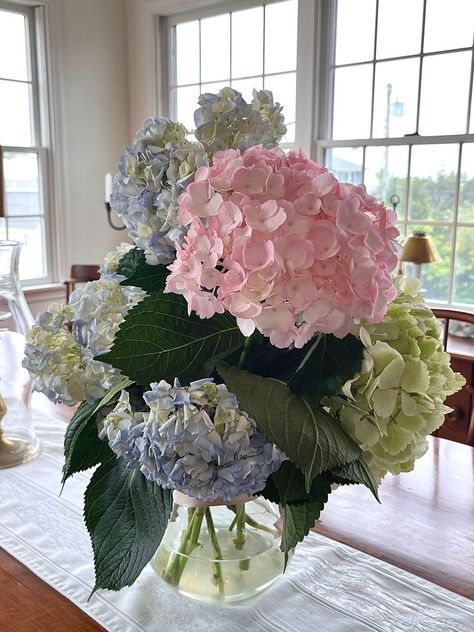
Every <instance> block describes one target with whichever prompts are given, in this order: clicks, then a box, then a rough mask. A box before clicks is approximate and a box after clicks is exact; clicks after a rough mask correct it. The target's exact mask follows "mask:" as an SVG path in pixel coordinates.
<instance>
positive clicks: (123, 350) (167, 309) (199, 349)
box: [98, 294, 244, 386]
mask: <svg viewBox="0 0 474 632" xmlns="http://www.w3.org/2000/svg"><path fill="white" fill-rule="evenodd" d="M243 341H244V337H243V336H242V334H241V333H240V330H239V328H238V326H237V323H236V321H235V318H233V317H232V316H231V315H230V314H228V313H227V312H225V313H224V314H216V315H215V316H213V317H212V318H208V319H202V320H201V319H200V318H199V317H198V316H196V315H195V314H191V315H188V306H187V303H186V301H185V299H184V298H183V297H182V296H179V295H176V294H152V295H151V296H148V297H146V298H145V299H144V300H143V301H141V302H140V303H138V304H137V305H135V307H133V308H132V309H131V310H130V311H129V312H128V314H127V315H126V317H125V319H124V321H123V323H122V324H121V325H120V328H119V330H118V332H117V334H116V336H115V341H114V344H113V346H112V349H111V350H110V351H109V352H108V353H106V354H104V355H102V356H99V357H98V359H99V360H101V361H103V362H108V363H109V364H111V365H112V366H114V367H116V368H118V369H120V370H121V371H122V373H124V374H125V375H127V376H128V377H129V378H130V379H132V380H134V381H135V382H137V383H138V384H141V385H143V386H149V385H150V383H151V382H155V381H159V380H161V379H164V380H167V381H168V382H172V381H173V379H174V378H175V377H177V378H179V379H180V380H181V382H182V383H183V384H185V383H187V382H190V381H192V380H196V379H198V378H199V377H205V375H206V374H205V372H203V371H202V370H201V367H202V365H203V364H204V362H205V361H206V360H208V359H209V358H213V357H214V356H218V355H219V354H221V353H222V352H223V351H229V352H230V351H231V350H232V349H236V348H237V347H239V346H241V345H242V344H243Z"/></svg>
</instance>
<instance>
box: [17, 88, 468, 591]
mask: <svg viewBox="0 0 474 632" xmlns="http://www.w3.org/2000/svg"><path fill="white" fill-rule="evenodd" d="M281 110H282V108H281V107H280V105H279V104H278V103H274V102H273V97H272V95H271V93H269V92H266V91H261V92H256V91H254V98H253V101H252V102H251V103H250V104H249V103H246V102H245V101H244V99H243V98H242V96H241V95H240V93H238V92H236V91H235V90H232V89H231V88H225V89H223V90H221V91H220V92H219V94H217V95H214V94H204V95H202V96H201V97H200V98H199V108H198V109H197V111H196V113H195V123H196V130H195V131H194V136H195V139H194V140H190V139H189V134H188V132H187V130H186V129H185V128H184V127H183V126H182V125H180V124H179V123H175V122H173V121H171V120H169V119H164V118H150V119H148V120H147V121H146V123H145V126H144V128H143V129H141V130H140V131H139V132H138V134H137V137H136V138H135V140H134V142H133V146H132V147H131V148H130V149H127V150H126V152H125V154H124V155H123V156H122V157H121V158H120V161H119V170H118V173H117V175H116V176H115V180H114V189H113V195H112V205H113V208H114V209H115V210H116V211H117V213H118V214H119V215H120V216H121V217H122V219H123V221H124V222H125V224H126V226H127V228H128V231H129V234H130V237H131V239H132V240H133V241H134V243H135V246H134V247H132V246H131V245H127V244H122V245H121V246H120V247H119V248H118V249H117V250H116V251H114V252H113V253H110V254H109V255H107V257H106V259H105V261H104V264H103V265H102V268H101V279H100V280H98V281H94V282H92V283H88V284H87V285H86V286H85V287H82V288H78V289H76V290H75V291H74V292H73V294H72V295H71V299H70V301H69V304H68V305H62V306H58V305H53V306H51V307H50V308H49V309H48V310H47V311H45V312H43V313H42V314H40V316H39V317H38V320H37V323H36V324H35V325H34V327H33V328H32V330H31V332H30V334H29V337H28V344H27V347H26V357H25V361H24V365H25V366H26V368H27V369H28V370H29V371H30V373H31V375H32V377H33V378H34V380H35V384H36V389H37V390H39V391H41V392H43V393H45V394H46V395H47V396H48V397H49V398H50V399H51V400H53V401H55V402H64V403H66V404H70V405H72V404H76V403H78V402H82V403H81V404H80V406H79V407H78V409H77V411H76V413H75V415H74V417H73V419H72V421H71V423H70V425H69V427H68V428H67V432H66V437H65V444H64V452H65V464H64V470H63V481H66V480H67V479H68V478H69V477H70V476H71V475H73V474H74V473H76V472H78V471H81V470H86V469H89V468H92V467H95V468H96V470H95V472H94V473H93V475H92V478H91V481H90V484H89V486H88V488H87V490H86V493H85V508H84V517H85V522H86V526H87V529H88V531H89V533H90V536H91V540H92V547H93V550H94V559H95V571H96V584H95V588H94V590H97V589H100V588H107V589H112V590H119V589H121V588H123V587H124V586H128V585H130V584H132V583H133V582H134V581H135V580H136V579H137V577H138V576H139V574H140V573H141V571H142V570H143V568H144V566H145V565H146V564H147V563H148V562H149V561H150V560H152V565H153V566H154V568H155V570H156V571H157V572H158V573H159V575H160V576H161V577H162V578H163V579H164V580H165V581H166V582H168V584H170V585H174V586H176V587H178V589H179V590H180V591H181V592H183V593H185V594H187V595H190V596H192V597H197V598H199V599H221V600H233V599H234V600H235V599H240V598H243V597H245V596H248V595H249V594H253V593H255V592H257V591H258V590H260V589H262V588H263V587H265V586H267V585H268V584H269V583H270V582H271V581H272V580H273V579H274V578H275V577H276V576H277V575H278V574H280V573H281V572H282V570H283V569H284V566H285V565H286V563H287V561H288V557H289V556H290V555H291V553H292V551H293V550H294V548H295V547H296V545H297V544H298V542H300V541H301V540H302V539H303V538H304V537H305V536H306V535H307V534H308V532H309V530H310V529H311V528H312V527H313V526H314V523H315V521H316V520H317V519H318V517H319V515H320V513H321V511H322V509H323V507H324V505H325V503H326V502H327V500H328V496H329V494H330V493H331V492H332V491H333V490H334V489H335V488H336V487H337V486H338V485H351V484H361V485H365V486H366V487H367V488H368V489H369V490H370V491H371V492H372V493H373V495H374V496H375V497H376V498H377V486H378V484H379V482H380V481H381V479H382V478H383V477H384V475H385V474H386V473H387V472H392V473H394V474H398V473H400V472H405V471H409V470H411V469H412V468H413V467H414V462H415V459H417V458H419V457H420V456H421V455H422V454H423V453H424V452H425V451H426V449H427V442H426V436H427V435H428V434H430V433H431V432H433V431H434V430H435V429H436V428H438V427H439V426H440V425H441V424H442V423H443V420H444V415H445V414H446V412H448V410H449V409H448V408H447V407H446V406H444V404H443V401H444V399H445V397H446V396H447V395H449V394H451V393H454V392H456V391H457V390H458V389H459V388H460V387H461V385H462V384H463V378H462V377H461V376H459V375H456V374H454V373H453V372H452V370H451V369H450V366H449V355H448V354H447V353H446V352H445V351H444V350H443V348H442V344H441V342H440V338H439V334H440V330H439V324H438V322H437V321H436V319H435V318H434V316H433V314H432V313H431V311H430V310H429V309H428V307H427V306H426V305H425V303H424V301H423V299H422V297H421V294H420V288H419V285H418V284H417V282H416V281H415V280H403V279H401V278H396V279H394V278H392V272H393V271H394V269H395V267H396V265H397V252H398V247H397V241H396V240H397V237H398V230H397V229H396V226H395V222H396V217H395V213H394V212H392V211H389V210H387V209H386V208H385V207H384V206H383V205H382V204H380V203H378V202H377V201H376V200H375V199H374V198H373V197H372V196H371V195H369V194H368V193H367V191H366V189H365V187H364V186H363V185H353V184H343V183H340V182H338V181H337V179H336V178H335V177H334V175H332V174H331V173H330V172H329V171H328V170H327V169H325V168H324V167H322V166H320V165H318V164H316V163H315V162H313V161H312V160H310V159H309V158H307V157H306V156H305V155H304V154H303V153H302V152H300V151H299V152H295V151H290V152H289V153H288V154H285V153H284V152H283V151H282V149H280V148H279V147H278V142H279V140H280V139H281V138H282V135H283V134H284V133H285V126H284V124H283V116H282V114H281ZM275 508H277V510H275Z"/></svg>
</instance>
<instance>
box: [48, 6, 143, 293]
mask: <svg viewBox="0 0 474 632" xmlns="http://www.w3.org/2000/svg"><path fill="white" fill-rule="evenodd" d="M48 12H49V25H50V40H51V42H50V43H51V58H52V74H53V76H52V83H53V90H54V93H55V101H56V102H55V103H54V104H53V105H54V111H55V112H56V115H57V120H56V132H57V137H56V140H55V142H54V145H53V162H54V164H53V171H54V177H55V179H56V185H57V186H56V191H55V199H56V201H57V204H58V206H59V208H57V209H56V212H57V215H58V217H57V223H58V227H59V238H60V244H59V253H58V259H59V261H58V278H57V280H58V281H62V280H64V279H65V278H66V277H67V276H68V273H69V268H70V266H71V264H72V263H100V261H101V260H102V258H103V256H104V254H105V253H106V252H108V251H109V250H111V249H113V248H114V247H115V245H116V244H117V243H119V242H120V241H122V240H124V239H125V238H126V232H125V231H121V232H118V231H114V230H112V229H111V228H110V227H109V226H108V224H107V219H106V213H105V209H104V176H105V173H106V172H108V171H111V172H114V171H115V167H116V163H117V158H118V157H119V155H120V154H121V152H122V150H123V147H124V145H125V144H127V143H128V142H129V136H130V133H129V129H130V126H129V72H128V50H127V49H128V45H127V41H128V40H127V6H126V0H80V1H79V0H49V2H48ZM115 219H116V220H117V218H115Z"/></svg>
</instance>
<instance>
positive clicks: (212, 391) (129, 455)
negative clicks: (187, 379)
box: [100, 379, 286, 502]
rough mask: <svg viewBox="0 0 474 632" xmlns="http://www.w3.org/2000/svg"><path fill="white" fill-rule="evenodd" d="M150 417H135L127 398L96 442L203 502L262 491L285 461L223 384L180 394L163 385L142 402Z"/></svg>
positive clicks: (203, 383) (195, 385)
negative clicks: (105, 442)
mask: <svg viewBox="0 0 474 632" xmlns="http://www.w3.org/2000/svg"><path fill="white" fill-rule="evenodd" d="M144 400H145V402H146V403H147V405H148V407H149V410H150V412H149V413H133V412H132V410H131V408H130V404H129V400H128V394H127V393H126V392H123V393H122V396H121V399H120V401H119V403H118V404H117V406H116V408H115V410H114V411H113V412H112V413H110V414H109V415H108V416H107V417H106V418H105V420H104V421H103V422H102V428H101V430H100V436H101V438H103V439H107V440H108V441H109V444H110V446H111V448H112V449H113V450H114V452H116V454H118V455H120V456H123V457H124V458H125V460H126V461H127V462H128V465H129V466H130V467H133V468H138V469H140V470H141V471H142V472H143V474H144V475H145V476H146V477H147V478H148V479H150V480H152V481H156V482H157V483H159V484H160V485H162V486H163V487H165V488H168V489H176V490H179V491H181V492H183V493H185V494H188V495H189V496H193V497H195V498H198V499H199V500H202V501H212V500H215V499H216V498H223V499H224V500H225V501H226V502H230V501H231V500H232V499H233V498H235V497H237V496H240V495H252V494H255V493H257V492H259V491H260V490H262V489H263V488H264V487H265V482H266V480H267V478H268V477H269V476H270V474H272V473H273V472H274V471H275V470H277V469H278V468H279V466H280V464H281V463H282V461H283V460H284V459H285V458H286V457H285V455H284V454H283V453H282V452H281V451H280V450H278V449H277V448H276V447H275V446H274V445H273V444H272V443H270V442H269V441H268V439H267V438H266V437H265V436H264V435H263V434H262V433H261V432H260V431H259V430H258V429H257V427H256V424H255V421H254V420H253V419H251V418H250V417H249V416H248V415H247V414H246V413H245V412H244V411H242V410H240V409H239V408H238V402H237V399H236V397H235V395H233V394H232V393H230V392H229V391H228V390H227V387H226V386H225V385H224V384H219V385H216V384H214V383H213V382H212V381H211V380H210V379H205V380H199V381H197V382H192V383H191V384H190V385H189V386H185V387H182V386H181V385H180V384H179V382H178V381H177V380H176V381H175V384H174V386H171V385H170V384H168V383H167V382H165V381H163V380H162V381H161V382H159V383H154V384H152V385H151V391H148V392H147V393H145V395H144Z"/></svg>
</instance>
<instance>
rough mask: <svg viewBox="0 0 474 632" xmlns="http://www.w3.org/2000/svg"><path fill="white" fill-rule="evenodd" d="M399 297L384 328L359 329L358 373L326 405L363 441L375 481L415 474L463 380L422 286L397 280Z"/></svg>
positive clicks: (361, 326)
mask: <svg viewBox="0 0 474 632" xmlns="http://www.w3.org/2000/svg"><path fill="white" fill-rule="evenodd" d="M396 284H397V286H398V289H399V293H398V296H397V298H396V299H395V300H394V301H393V303H392V304H391V306H390V308H389V310H388V312H387V314H386V316H385V318H384V320H383V321H382V322H381V323H376V324H372V323H367V322H364V321H362V322H360V323H359V324H358V325H356V326H355V329H354V331H353V333H354V335H356V336H357V337H358V338H360V340H361V342H362V344H363V345H364V357H363V362H362V367H361V370H360V372H358V373H356V374H355V375H354V376H353V377H352V379H350V380H349V381H347V382H346V383H345V384H344V385H343V386H342V388H341V389H340V391H339V392H338V393H337V394H336V395H335V396H333V397H331V398H330V400H329V401H328V402H327V403H328V405H329V406H330V408H331V412H332V413H333V414H334V415H335V416H337V417H338V418H339V419H340V421H341V423H342V426H343V427H344V429H345V430H346V431H347V432H348V433H349V434H350V435H351V436H352V437H353V438H354V439H355V440H356V441H357V443H358V444H359V445H360V447H361V448H362V450H363V452H364V456H365V458H366V460H367V462H368V463H369V465H370V467H371V469H372V471H373V473H374V475H375V476H376V477H377V478H378V479H382V478H383V477H384V476H385V474H386V473H387V472H391V473H392V474H399V473H400V472H408V471H410V470H412V469H413V467H414V464H415V460H416V459H418V458H419V457H420V456H422V455H423V454H424V453H425V452H426V449H427V447H428V444H427V441H426V436H427V435H429V434H431V433H432V432H433V431H434V430H436V429H437V428H439V427H440V426H441V425H442V424H443V422H444V416H445V415H446V413H447V412H449V411H450V408H448V407H447V406H445V405H444V404H443V402H444V400H445V399H446V397H447V396H448V395H452V394H453V393H456V392H457V391H458V390H459V389H460V388H462V386H463V385H464V384H465V379H464V378H463V377H462V376H461V375H460V374H459V373H454V372H453V371H452V369H451V367H450V355H449V353H446V351H445V350H444V349H443V345H442V343H441V340H440V328H441V326H440V323H439V321H437V320H436V318H435V317H434V315H433V313H432V312H431V310H430V309H429V308H428V306H427V305H426V304H425V302H424V300H423V298H422V296H421V294H420V283H419V281H417V280H416V279H397V280H396Z"/></svg>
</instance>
